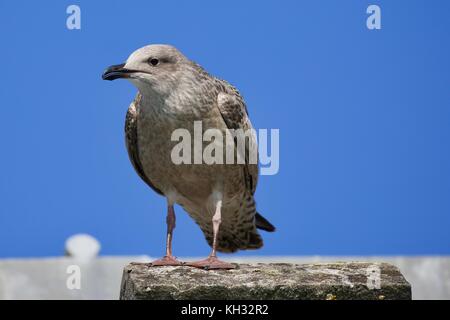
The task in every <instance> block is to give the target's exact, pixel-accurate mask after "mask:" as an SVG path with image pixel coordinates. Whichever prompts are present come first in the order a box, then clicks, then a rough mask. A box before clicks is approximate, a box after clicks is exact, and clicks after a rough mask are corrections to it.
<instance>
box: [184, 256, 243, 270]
mask: <svg viewBox="0 0 450 320" xmlns="http://www.w3.org/2000/svg"><path fill="white" fill-rule="evenodd" d="M186 265H187V266H190V267H195V268H200V269H204V270H230V269H235V268H236V265H234V264H231V263H228V262H224V261H221V260H219V259H218V258H217V257H208V258H206V259H205V260H200V261H195V262H188V263H186Z"/></svg>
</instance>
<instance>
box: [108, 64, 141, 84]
mask: <svg viewBox="0 0 450 320" xmlns="http://www.w3.org/2000/svg"><path fill="white" fill-rule="evenodd" d="M124 66H125V63H122V64H116V65H113V66H110V67H109V68H108V69H106V70H105V72H103V75H102V79H103V80H110V81H111V80H116V79H119V78H128V77H129V74H130V73H132V72H134V71H132V70H128V69H125V68H124Z"/></svg>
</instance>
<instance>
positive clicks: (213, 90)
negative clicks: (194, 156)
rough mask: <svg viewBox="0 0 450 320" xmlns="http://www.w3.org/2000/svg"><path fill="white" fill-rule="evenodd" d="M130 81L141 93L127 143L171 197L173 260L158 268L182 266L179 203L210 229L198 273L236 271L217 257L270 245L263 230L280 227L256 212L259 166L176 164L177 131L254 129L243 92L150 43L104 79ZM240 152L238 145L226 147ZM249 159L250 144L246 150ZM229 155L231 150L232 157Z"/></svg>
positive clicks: (141, 167)
mask: <svg viewBox="0 0 450 320" xmlns="http://www.w3.org/2000/svg"><path fill="white" fill-rule="evenodd" d="M118 78H125V79H128V80H130V81H131V82H132V83H133V84H134V85H135V86H136V87H137V88H138V91H139V92H138V94H137V96H136V98H135V99H134V101H133V102H132V103H131V105H130V106H129V108H128V112H127V115H126V121H125V138H126V146H127V150H128V154H129V157H130V160H131V163H132V164H133V166H134V169H135V170H136V172H137V173H138V175H139V176H140V177H141V178H142V180H144V181H145V182H146V183H147V184H148V185H149V186H150V187H151V188H152V189H153V190H154V191H155V192H157V193H158V194H160V195H163V196H164V197H165V198H166V199H167V207H168V210H167V242H166V255H165V256H164V257H163V258H162V259H159V260H156V261H154V262H153V265H179V264H181V262H179V261H178V260H177V259H176V258H175V257H174V256H173V255H172V236H173V230H174V228H175V212H174V208H173V205H174V204H175V203H177V204H179V205H181V206H182V207H183V208H184V209H185V210H186V212H187V213H188V214H189V215H190V216H191V217H192V218H193V219H194V220H195V222H196V223H197V224H198V225H199V226H200V228H201V230H202V231H203V233H204V235H205V237H206V240H207V242H208V244H209V245H210V246H211V247H212V251H211V254H210V255H209V257H208V258H207V259H205V260H202V261H198V262H192V263H189V265H192V266H195V267H202V268H209V269H217V268H224V269H228V268H233V267H234V266H233V265H232V264H229V263H225V262H223V261H220V260H219V259H218V258H217V251H220V252H235V251H237V250H245V249H258V248H260V247H262V245H263V240H262V238H261V236H260V234H259V233H258V230H257V229H262V230H266V231H274V230H275V228H274V226H273V225H272V224H271V223H270V222H269V221H267V220H266V219H265V218H264V217H262V216H261V215H260V214H259V213H257V212H256V206H255V200H254V193H255V190H256V184H257V180H258V166H257V164H252V163H250V162H249V160H248V157H247V156H246V157H245V163H244V164H211V165H208V164H179V165H176V164H174V163H173V161H172V159H171V152H172V149H173V147H174V146H175V145H176V144H177V143H178V142H174V141H172V140H171V135H172V132H173V131H174V130H176V129H180V128H184V129H187V130H188V131H189V132H190V133H191V136H192V137H193V136H194V134H193V132H194V121H202V127H203V130H204V131H205V130H207V129H218V130H220V131H221V132H223V134H224V136H225V133H226V132H227V130H230V129H243V130H248V129H252V125H251V123H250V120H249V118H248V113H247V108H246V105H245V103H244V100H243V99H242V97H241V96H240V94H239V92H238V91H237V90H236V89H235V88H234V87H233V86H231V85H230V84H229V83H228V82H226V81H223V80H220V79H217V78H215V77H213V76H211V75H209V74H208V73H207V72H206V71H205V70H204V69H203V68H202V67H200V66H199V65H198V64H196V63H194V62H192V61H191V60H189V59H188V58H186V57H185V56H184V55H183V54H182V53H181V52H180V51H178V50H177V49H176V48H174V47H172V46H169V45H149V46H145V47H143V48H141V49H138V50H137V51H135V52H133V53H132V54H131V55H130V57H129V58H128V59H127V62H126V63H124V64H120V65H114V66H111V67H109V68H108V69H107V70H106V71H105V72H104V74H103V79H104V80H115V79H118ZM223 143H224V145H225V146H226V144H227V143H228V144H230V143H231V144H233V145H231V147H232V148H235V149H236V145H235V144H236V141H233V140H232V141H231V142H230V141H228V142H226V141H224V142H223ZM245 146H246V155H247V153H248V148H249V144H246V145H245ZM224 154H225V152H224Z"/></svg>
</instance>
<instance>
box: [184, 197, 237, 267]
mask: <svg viewBox="0 0 450 320" xmlns="http://www.w3.org/2000/svg"><path fill="white" fill-rule="evenodd" d="M221 210H222V200H218V201H217V203H216V211H215V213H214V216H213V218H212V223H213V235H214V239H213V245H212V251H211V253H210V255H209V256H208V258H206V259H204V260H200V261H196V262H189V263H187V265H189V266H191V267H196V268H201V269H206V270H210V269H234V268H236V266H235V265H233V264H231V263H227V262H224V261H221V260H219V258H217V237H218V234H219V227H220V223H221V222H222V211H221Z"/></svg>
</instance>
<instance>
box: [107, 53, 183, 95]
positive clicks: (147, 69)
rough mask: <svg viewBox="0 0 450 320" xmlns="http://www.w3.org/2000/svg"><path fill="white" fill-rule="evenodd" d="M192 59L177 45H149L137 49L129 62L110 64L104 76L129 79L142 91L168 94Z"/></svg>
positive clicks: (112, 78)
mask: <svg viewBox="0 0 450 320" xmlns="http://www.w3.org/2000/svg"><path fill="white" fill-rule="evenodd" d="M187 63H188V59H187V58H186V57H185V56H184V55H183V54H182V53H181V52H180V51H178V50H177V49H176V48H175V47H172V46H169V45H162V44H154V45H149V46H145V47H143V48H140V49H138V50H136V51H135V52H133V53H132V54H131V55H130V56H129V57H128V59H127V62H126V63H122V64H118V65H113V66H110V67H109V68H107V69H106V71H105V72H104V73H103V76H102V78H103V80H115V79H120V78H122V79H128V80H130V81H131V82H132V83H133V84H134V85H135V86H136V87H137V88H138V89H139V91H141V92H142V93H145V92H147V91H152V92H156V93H159V94H168V93H170V91H171V90H172V89H173V88H174V86H176V84H177V79H179V76H180V73H181V72H182V70H183V66H184V65H186V64H187Z"/></svg>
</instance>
